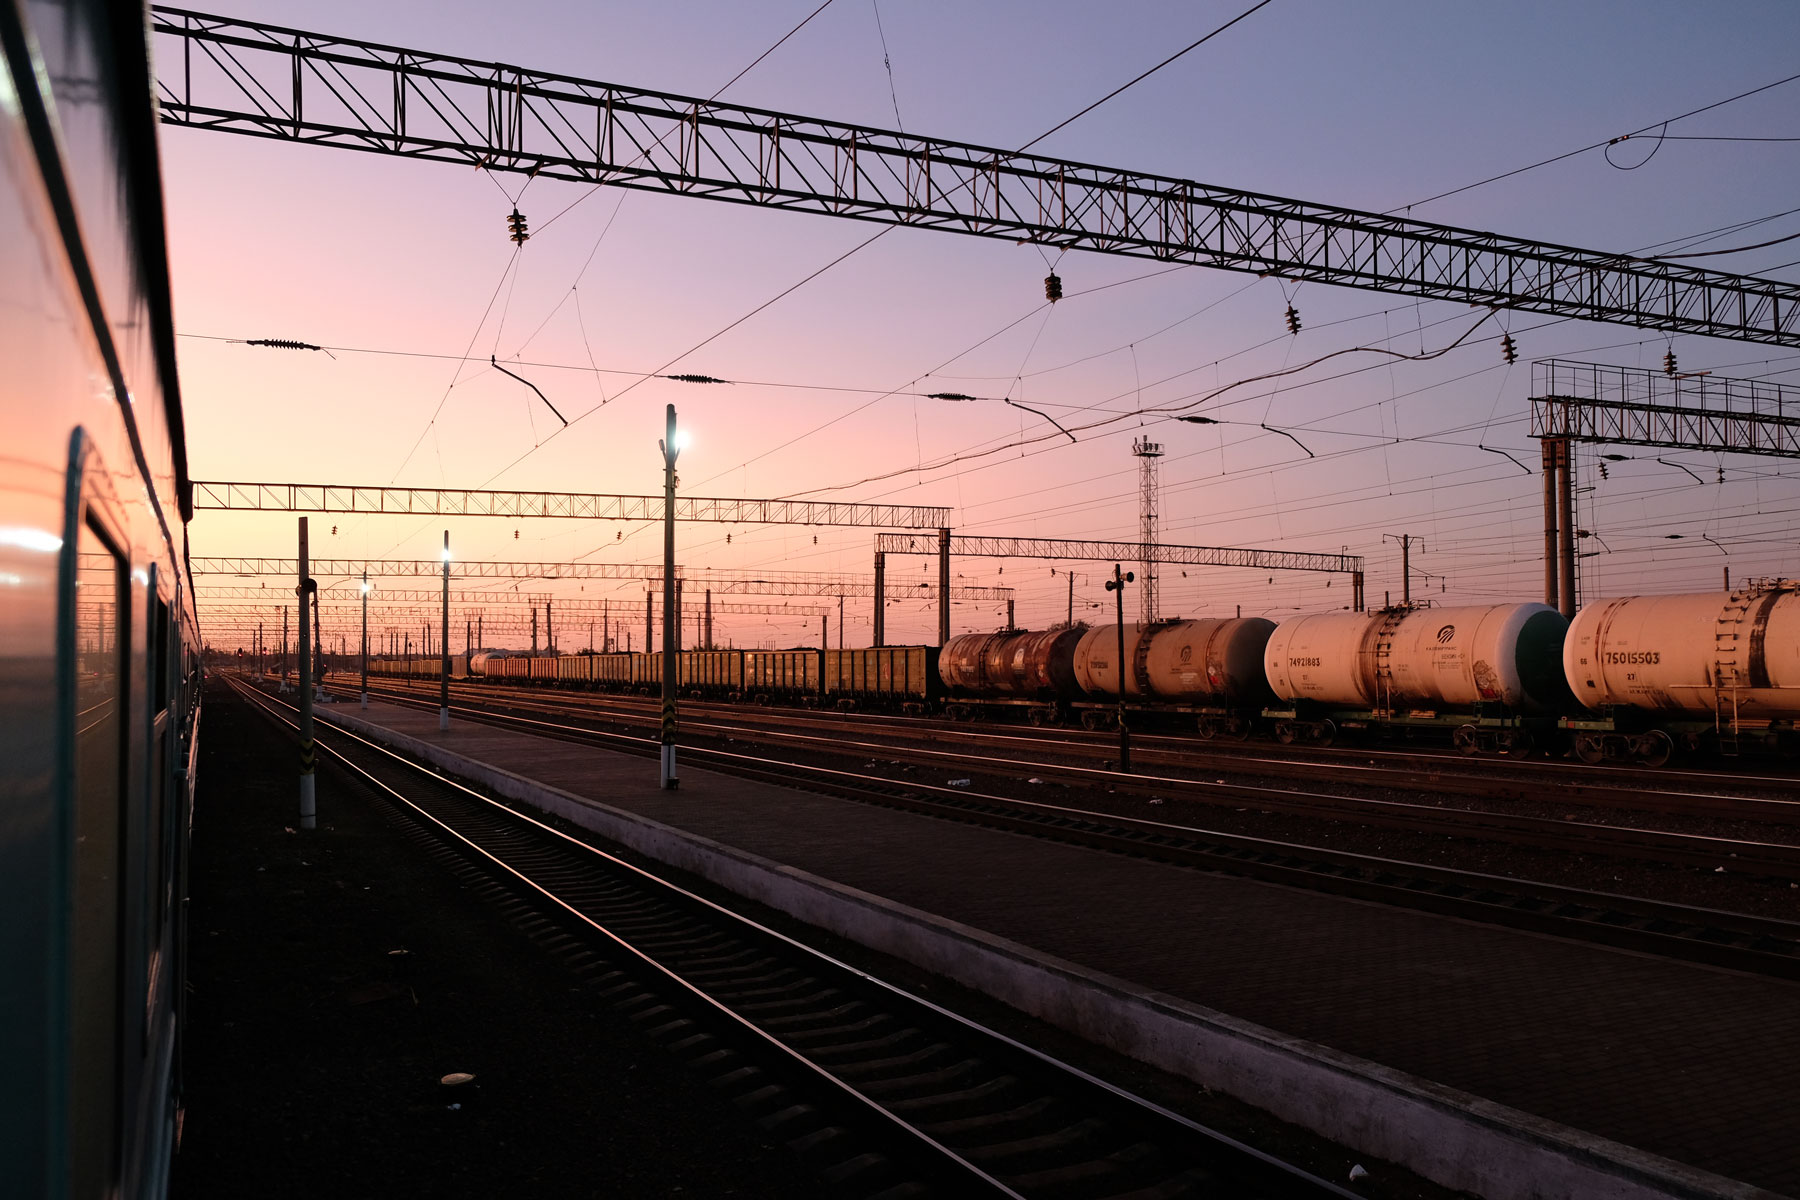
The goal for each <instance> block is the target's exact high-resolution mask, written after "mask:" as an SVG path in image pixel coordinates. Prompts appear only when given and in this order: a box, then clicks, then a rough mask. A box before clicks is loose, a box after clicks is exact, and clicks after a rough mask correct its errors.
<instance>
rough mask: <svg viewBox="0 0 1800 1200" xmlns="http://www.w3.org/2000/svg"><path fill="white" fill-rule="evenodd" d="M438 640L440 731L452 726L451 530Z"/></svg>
mask: <svg viewBox="0 0 1800 1200" xmlns="http://www.w3.org/2000/svg"><path fill="white" fill-rule="evenodd" d="M440 635H441V636H439V638H438V641H439V643H440V645H439V646H438V652H439V653H438V732H439V733H443V732H444V731H446V730H448V729H449V728H450V531H449V530H448V529H446V530H444V617H443V629H442V630H440Z"/></svg>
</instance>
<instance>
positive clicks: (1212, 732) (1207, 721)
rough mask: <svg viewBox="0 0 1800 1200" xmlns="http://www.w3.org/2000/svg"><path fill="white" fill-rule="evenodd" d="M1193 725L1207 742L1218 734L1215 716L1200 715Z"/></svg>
mask: <svg viewBox="0 0 1800 1200" xmlns="http://www.w3.org/2000/svg"><path fill="white" fill-rule="evenodd" d="M1195 727H1196V728H1197V729H1198V730H1199V732H1200V736H1201V737H1203V738H1205V739H1206V740H1207V741H1209V742H1210V741H1212V740H1213V739H1214V738H1216V737H1218V736H1219V722H1218V720H1217V719H1216V718H1213V717H1201V718H1200V720H1199V721H1198V722H1197V724H1196V726H1195Z"/></svg>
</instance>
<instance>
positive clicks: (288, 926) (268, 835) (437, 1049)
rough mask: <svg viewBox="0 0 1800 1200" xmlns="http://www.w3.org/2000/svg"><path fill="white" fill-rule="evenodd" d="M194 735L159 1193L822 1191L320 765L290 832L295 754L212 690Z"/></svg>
mask: <svg viewBox="0 0 1800 1200" xmlns="http://www.w3.org/2000/svg"><path fill="white" fill-rule="evenodd" d="M202 734H203V736H204V738H205V744H204V747H203V750H202V757H201V762H200V768H199V770H200V776H199V783H200V787H199V797H198V800H197V813H196V817H195V826H194V853H193V871H192V878H191V892H192V897H193V900H192V905H191V912H190V917H189V936H190V939H191V942H192V947H193V953H192V962H191V966H190V971H189V977H188V996H189V1002H190V1007H189V1013H188V1015H189V1029H188V1035H187V1042H186V1053H185V1072H186V1094H187V1117H186V1123H185V1126H184V1131H183V1137H182V1143H181V1149H180V1152H179V1154H178V1155H177V1157H176V1159H175V1171H174V1182H173V1187H172V1194H173V1196H174V1197H176V1198H177V1200H183V1198H186V1200H198V1198H201V1197H232V1198H233V1200H237V1198H240V1197H246V1196H256V1197H289V1196H292V1197H307V1198H309V1200H311V1198H314V1197H390V1196H392V1197H400V1196H405V1197H417V1196H432V1197H454V1196H483V1197H490V1196H520V1197H523V1196H530V1197H539V1196H543V1197H562V1196H571V1197H573V1196H583V1197H585V1196H607V1197H613V1196H618V1197H634V1196H671V1195H690V1196H781V1197H788V1196H810V1195H815V1194H817V1190H818V1189H817V1186H816V1185H815V1184H814V1182H813V1181H812V1180H811V1179H810V1178H809V1177H808V1176H807V1175H806V1174H804V1173H803V1171H802V1170H801V1168H800V1166H799V1164H798V1162H797V1160H796V1159H795V1158H794V1157H793V1156H792V1154H791V1153H790V1152H789V1151H788V1150H787V1149H786V1148H785V1147H781V1146H772V1145H769V1144H765V1143H762V1142H760V1141H759V1140H757V1138H756V1137H755V1135H754V1132H753V1130H752V1128H751V1127H750V1126H748V1124H747V1122H745V1121H744V1119H743V1117H742V1116H741V1115H740V1114H738V1113H736V1112H735V1111H734V1110H732V1109H731V1108H730V1106H729V1105H727V1104H725V1103H724V1102H723V1101H721V1100H720V1099H719V1097H718V1096H716V1095H714V1094H713V1093H712V1092H710V1091H709V1090H708V1089H707V1088H706V1087H705V1086H704V1085H703V1084H702V1083H700V1082H699V1081H698V1080H696V1079H695V1078H693V1077H692V1076H690V1075H689V1074H687V1073H686V1072H685V1071H684V1070H683V1069H682V1068H681V1067H680V1066H679V1065H678V1064H676V1062H675V1061H674V1060H673V1059H671V1058H670V1057H669V1056H668V1055H667V1054H666V1053H665V1052H664V1051H662V1050H661V1049H660V1048H659V1047H657V1046H656V1045H655V1044H654V1043H651V1042H648V1041H647V1040H645V1039H643V1038H642V1036H641V1034H640V1033H637V1032H636V1031H635V1030H634V1029H633V1027H631V1026H630V1025H629V1023H628V1022H626V1021H624V1019H623V1018H621V1017H618V1016H617V1015H615V1014H614V1013H613V1012H612V1010H611V1009H610V1008H609V1007H607V1006H606V1005H605V1004H604V1003H603V1002H599V1001H596V1000H593V999H591V998H589V997H587V996H586V995H584V994H583V993H582V992H581V991H579V990H578V989H577V988H576V987H575V986H574V981H573V979H572V977H571V976H570V975H569V974H568V973H567V972H566V971H565V970H564V969H563V968H562V967H560V966H559V965H557V964H556V963H555V962H554V961H552V960H551V959H549V958H548V956H546V955H544V954H543V952H542V951H540V950H538V949H536V948H535V947H534V946H533V945H532V944H531V943H530V942H529V941H528V940H526V939H525V938H524V937H523V936H521V935H520V933H519V932H518V931H517V930H516V929H514V928H513V927H512V926H511V925H510V924H508V923H507V922H506V921H505V920H504V919H503V918H502V917H501V916H500V915H499V914H498V913H497V912H496V910H495V909H493V908H492V907H491V906H489V905H487V904H484V903H483V902H481V901H479V900H477V899H476V898H475V897H473V896H472V895H469V894H467V893H465V892H464V891H463V889H462V888H461V887H460V886H459V885H458V883H457V882H456V880H455V879H454V878H453V877H452V876H451V874H450V873H448V872H446V871H445V870H444V869H443V868H442V867H440V866H438V865H436V864H434V863H432V862H431V861H430V860H429V859H427V858H426V857H425V856H424V855H422V854H421V853H420V852H419V851H418V850H417V848H415V847H414V846H413V845H412V844H410V843H408V842H407V841H405V840H404V839H403V838H402V837H401V836H400V834H399V833H397V832H396V831H395V830H394V829H393V828H392V827H390V826H389V825H388V824H387V823H386V821H385V820H384V819H383V818H382V817H381V816H380V815H379V813H378V812H377V811H376V810H375V809H374V808H373V806H372V805H370V804H369V803H368V802H367V801H365V800H363V799H360V798H356V797H352V796H350V795H347V794H346V789H345V788H343V787H342V786H339V785H337V784H336V783H335V781H334V779H333V777H332V776H331V775H330V774H329V773H327V772H324V771H322V772H321V774H320V776H319V782H318V788H319V804H318V807H319V814H320V823H319V829H318V830H317V831H314V832H310V833H306V834H301V833H299V832H298V831H297V827H298V820H297V810H298V798H297V794H298V785H297V784H296V782H295V777H294V775H293V774H292V773H291V772H290V771H288V770H287V769H286V768H285V764H289V763H292V762H293V761H294V759H295V753H294V751H293V749H292V748H291V747H286V746H284V745H283V744H282V743H281V742H279V741H278V740H277V739H276V738H275V737H274V736H273V734H272V733H271V731H270V729H269V727H268V726H267V725H266V724H265V723H264V722H263V720H262V719H261V718H260V717H258V716H257V715H256V714H254V713H253V712H251V711H249V710H248V709H246V708H245V707H244V706H243V705H242V703H240V702H238V701H236V700H234V699H232V698H231V696H230V693H229V692H227V691H226V690H225V689H224V688H222V687H215V688H213V689H211V690H210V691H209V693H208V696H207V707H206V711H205V716H204V719H203V728H202ZM272 767H273V768H275V769H274V770H272V769H271V768H272ZM396 950H405V951H406V952H407V953H406V954H405V956H404V957H403V958H401V957H398V956H394V955H393V954H392V953H391V952H392V951H396ZM453 1071H462V1072H469V1073H471V1074H473V1075H474V1076H475V1081H474V1083H473V1084H470V1085H467V1086H465V1087H462V1088H457V1089H454V1092H452V1091H451V1090H450V1089H445V1088H444V1087H442V1086H441V1085H440V1084H439V1082H438V1081H439V1079H440V1078H441V1077H442V1076H444V1075H446V1074H448V1073H450V1072H453ZM456 1104H460V1107H452V1105H456Z"/></svg>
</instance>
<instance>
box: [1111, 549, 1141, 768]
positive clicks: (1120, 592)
mask: <svg viewBox="0 0 1800 1200" xmlns="http://www.w3.org/2000/svg"><path fill="white" fill-rule="evenodd" d="M1136 578H1137V576H1136V575H1134V574H1133V573H1132V572H1130V571H1125V572H1121V571H1120V570H1119V564H1118V563H1114V564H1113V577H1112V578H1111V579H1109V580H1107V581H1106V590H1107V591H1109V592H1112V593H1113V598H1114V601H1115V606H1116V609H1117V623H1118V627H1119V770H1120V771H1121V772H1123V773H1124V774H1126V775H1129V774H1131V730H1129V729H1127V728H1126V727H1125V585H1126V584H1128V583H1130V582H1132V581H1133V580H1134V579H1136Z"/></svg>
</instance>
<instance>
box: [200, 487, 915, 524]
mask: <svg viewBox="0 0 1800 1200" xmlns="http://www.w3.org/2000/svg"><path fill="white" fill-rule="evenodd" d="M194 507H195V508H196V509H206V510H209V511H214V512H295V513H359V514H373V513H384V514H392V515H397V516H409V517H418V516H433V517H509V518H513V519H527V518H536V517H550V518H563V519H569V520H586V521H660V520H662V519H663V498H662V497H661V496H603V495H588V494H583V493H577V492H509V491H488V490H481V489H475V488H406V487H358V486H355V485H352V484H329V483H216V482H209V483H196V484H194ZM675 519H676V520H677V521H713V522H718V523H722V524H730V525H850V526H858V527H861V528H865V529H939V528H942V527H943V526H945V525H948V524H949V522H950V510H949V509H948V508H936V507H931V506H927V505H915V504H851V503H844V502H838V501H826V500H733V499H725V498H721V497H710V496H682V497H678V498H677V499H676V501H675Z"/></svg>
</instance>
